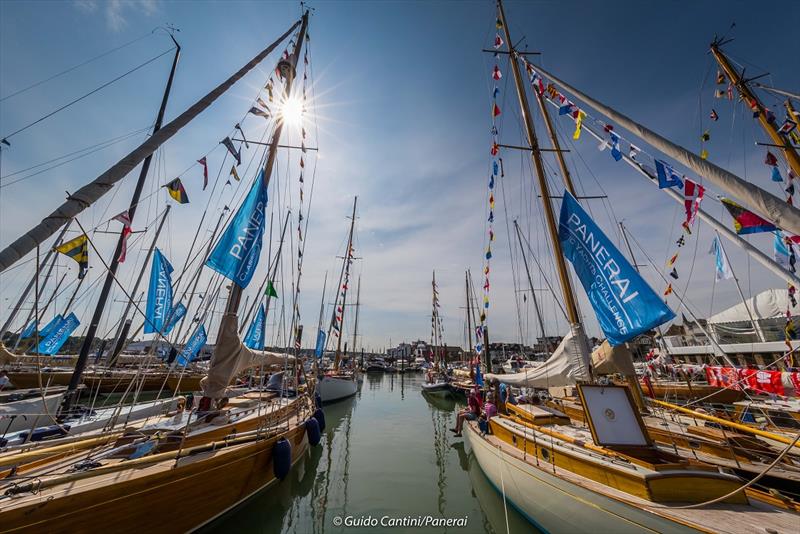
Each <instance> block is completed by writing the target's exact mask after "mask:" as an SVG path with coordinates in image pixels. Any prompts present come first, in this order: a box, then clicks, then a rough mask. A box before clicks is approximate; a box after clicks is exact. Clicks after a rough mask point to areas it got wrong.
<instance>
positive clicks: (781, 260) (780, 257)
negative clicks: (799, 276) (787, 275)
mask: <svg viewBox="0 0 800 534" xmlns="http://www.w3.org/2000/svg"><path fill="white" fill-rule="evenodd" d="M774 234H775V240H774V241H773V251H772V252H773V257H774V258H775V262H776V263H777V264H778V265H780V266H781V267H783V268H784V269H789V270H791V266H790V264H789V257H790V254H789V248H791V247H792V242H791V241H787V239H786V238H785V237H784V236H783V233H782V232H781V231H779V230H776V231H775V232H774Z"/></svg>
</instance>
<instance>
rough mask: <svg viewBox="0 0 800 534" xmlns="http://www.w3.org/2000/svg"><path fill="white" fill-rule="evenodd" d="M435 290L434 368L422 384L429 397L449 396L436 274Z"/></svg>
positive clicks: (433, 319) (432, 355)
mask: <svg viewBox="0 0 800 534" xmlns="http://www.w3.org/2000/svg"><path fill="white" fill-rule="evenodd" d="M431 287H432V288H433V301H432V302H433V304H432V306H431V357H432V360H433V361H432V362H431V363H432V364H433V367H431V369H429V370H428V372H427V375H426V381H425V383H424V384H422V393H425V394H428V395H449V394H450V377H449V376H448V374H447V359H446V352H444V351H443V350H442V345H443V344H444V340H443V339H442V338H443V335H442V318H441V317H440V316H439V307H440V306H441V304H439V288H438V287H437V286H436V272H435V271H434V273H433V279H432V281H431Z"/></svg>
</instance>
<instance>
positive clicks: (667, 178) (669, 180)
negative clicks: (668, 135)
mask: <svg viewBox="0 0 800 534" xmlns="http://www.w3.org/2000/svg"><path fill="white" fill-rule="evenodd" d="M655 162H656V174H657V175H658V188H659V189H666V188H667V187H674V186H676V185H677V186H678V187H683V181H682V180H681V177H680V175H679V174H678V173H677V172H675V169H673V168H672V167H671V166H670V165H669V164H668V163H666V162H664V161H661V160H659V159H657V160H655Z"/></svg>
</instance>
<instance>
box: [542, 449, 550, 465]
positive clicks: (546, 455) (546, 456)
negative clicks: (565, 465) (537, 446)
mask: <svg viewBox="0 0 800 534" xmlns="http://www.w3.org/2000/svg"><path fill="white" fill-rule="evenodd" d="M541 451H542V460H544V461H545V462H549V461H550V451H549V450H547V449H541Z"/></svg>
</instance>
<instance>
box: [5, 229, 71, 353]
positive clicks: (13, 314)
mask: <svg viewBox="0 0 800 534" xmlns="http://www.w3.org/2000/svg"><path fill="white" fill-rule="evenodd" d="M71 224H72V220H69V221H67V224H65V225H64V228H62V229H61V232H60V233H59V234H58V237H56V240H55V241H53V246H52V247H51V248H50V250H48V251H47V254H45V256H44V260H42V263H41V265H39V269H38V270H36V272H35V274H34V277H35V276H37V275H38V273H39V271H41V270H42V269H43V268H44V266H45V265H47V262H49V261H50V258H51V257H52V256H53V254H55V248H56V247H57V246H58V245H60V244H61V242H62V241H63V239H64V234H66V233H67V230H68V229H69V227H70V225H71ZM34 277H31V280H30V282H28V285H27V286H25V289H23V290H22V295H20V297H19V300H18V301H17V303H16V304H15V305H14V308H13V309H12V310H11V314H9V316H8V318H7V319H6V322H5V323H3V326H2V328H0V340H2V338H3V334H5V333H6V331H8V329H9V328H10V327H11V323H13V322H14V319H16V318H17V313H19V309H20V308H21V307H22V304H23V303H24V302H25V299H26V298H28V293H30V292H31V289H33V285H34V283H35V281H36V279H35V278H34ZM26 325H27V323H26ZM23 328H24V326H23Z"/></svg>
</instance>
